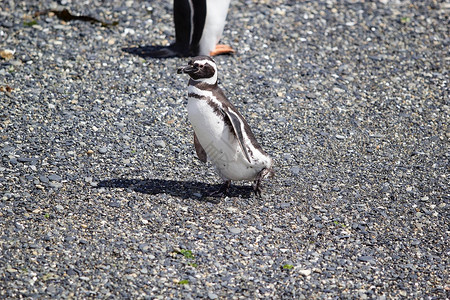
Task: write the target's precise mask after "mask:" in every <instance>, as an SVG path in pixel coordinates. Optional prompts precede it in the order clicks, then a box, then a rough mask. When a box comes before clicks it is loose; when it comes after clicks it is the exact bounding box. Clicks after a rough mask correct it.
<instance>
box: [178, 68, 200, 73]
mask: <svg viewBox="0 0 450 300" xmlns="http://www.w3.org/2000/svg"><path fill="white" fill-rule="evenodd" d="M196 71H198V69H197V68H195V67H194V66H186V67H181V68H178V70H177V74H183V73H185V74H192V73H194V72H196Z"/></svg>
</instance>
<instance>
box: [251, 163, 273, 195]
mask: <svg viewBox="0 0 450 300" xmlns="http://www.w3.org/2000/svg"><path fill="white" fill-rule="evenodd" d="M273 176H274V171H273V170H272V169H271V168H270V169H267V168H264V169H262V170H261V171H260V172H259V173H258V175H257V176H256V180H255V185H254V186H253V192H254V193H255V195H256V197H258V198H261V180H262V179H263V178H266V177H273Z"/></svg>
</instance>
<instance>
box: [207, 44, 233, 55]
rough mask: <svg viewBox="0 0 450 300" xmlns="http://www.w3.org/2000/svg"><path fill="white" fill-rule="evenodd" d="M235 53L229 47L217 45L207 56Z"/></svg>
mask: <svg viewBox="0 0 450 300" xmlns="http://www.w3.org/2000/svg"><path fill="white" fill-rule="evenodd" d="M235 52H236V51H235V50H234V49H233V48H231V46H229V45H220V44H217V45H216V48H215V49H214V50H212V51H210V52H209V56H216V55H221V54H234V53H235Z"/></svg>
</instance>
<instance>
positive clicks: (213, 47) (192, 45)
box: [146, 0, 234, 57]
mask: <svg viewBox="0 0 450 300" xmlns="http://www.w3.org/2000/svg"><path fill="white" fill-rule="evenodd" d="M229 6H230V0H174V3H173V17H174V23H175V43H173V44H172V45H170V46H168V47H163V48H161V49H158V50H154V51H150V52H147V53H146V55H147V56H151V57H174V56H179V57H186V56H195V55H210V56H214V55H219V54H231V53H234V50H233V49H232V48H231V47H230V46H228V45H219V44H218V42H219V40H220V38H221V37H222V32H223V28H224V27H225V20H226V18H227V13H228V7H229Z"/></svg>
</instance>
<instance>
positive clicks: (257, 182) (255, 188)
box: [253, 179, 261, 198]
mask: <svg viewBox="0 0 450 300" xmlns="http://www.w3.org/2000/svg"><path fill="white" fill-rule="evenodd" d="M253 192H254V193H255V196H256V197H258V198H261V179H258V180H255V185H254V186H253Z"/></svg>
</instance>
